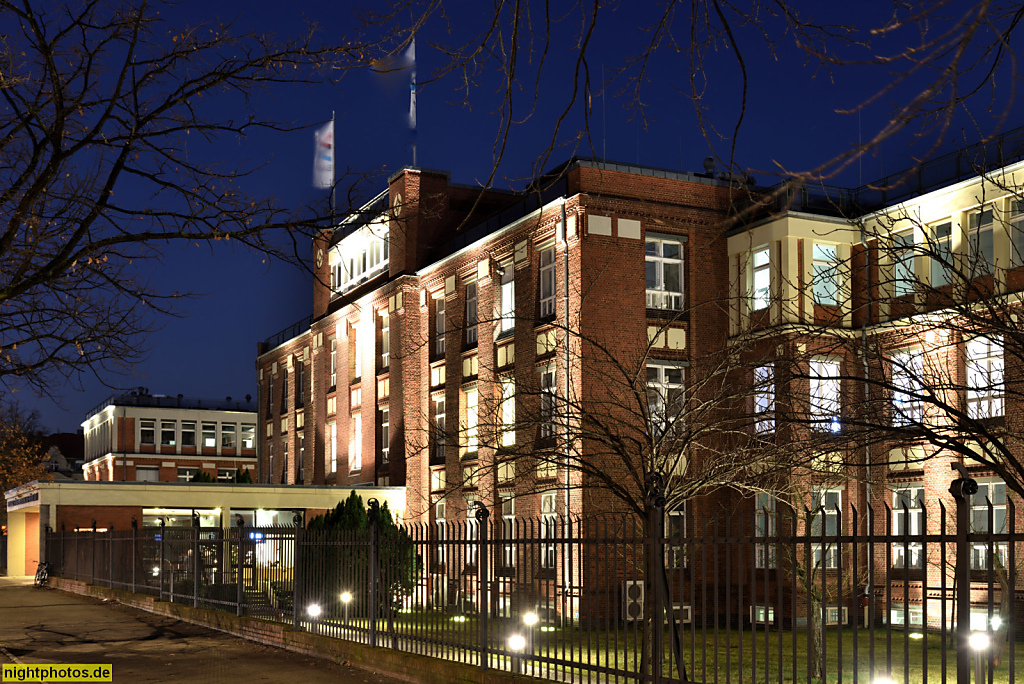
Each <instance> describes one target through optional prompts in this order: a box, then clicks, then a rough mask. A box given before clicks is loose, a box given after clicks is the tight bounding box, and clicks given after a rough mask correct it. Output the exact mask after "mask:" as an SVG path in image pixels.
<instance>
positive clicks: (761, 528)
mask: <svg viewBox="0 0 1024 684" xmlns="http://www.w3.org/2000/svg"><path fill="white" fill-rule="evenodd" d="M775 534H776V532H775V497H774V496H772V495H771V494H769V493H767V492H760V493H758V495H757V500H756V501H755V502H754V536H755V537H761V538H762V539H765V540H766V541H765V543H761V544H755V545H754V567H756V568H762V569H765V568H774V567H775V543H774V542H768V541H767V538H769V537H774V536H775Z"/></svg>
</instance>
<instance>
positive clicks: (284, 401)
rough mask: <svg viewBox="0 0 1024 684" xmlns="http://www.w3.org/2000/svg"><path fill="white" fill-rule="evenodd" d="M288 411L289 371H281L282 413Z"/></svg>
mask: <svg viewBox="0 0 1024 684" xmlns="http://www.w3.org/2000/svg"><path fill="white" fill-rule="evenodd" d="M286 411H288V371H287V370H284V371H281V413H285V412H286Z"/></svg>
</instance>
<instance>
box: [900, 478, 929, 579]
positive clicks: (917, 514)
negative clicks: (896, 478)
mask: <svg viewBox="0 0 1024 684" xmlns="http://www.w3.org/2000/svg"><path fill="white" fill-rule="evenodd" d="M892 533H893V536H895V537H897V538H898V539H897V541H894V542H893V544H892V567H894V568H900V569H909V570H920V569H922V568H924V553H923V548H924V547H923V545H922V544H921V540H920V539H918V538H917V537H920V536H921V535H923V534H925V529H924V485H923V484H899V485H893V487H892ZM904 534H906V535H907V537H908V542H907V544H906V547H905V548H904V543H903V541H902V537H903V535H904ZM904 552H905V553H904Z"/></svg>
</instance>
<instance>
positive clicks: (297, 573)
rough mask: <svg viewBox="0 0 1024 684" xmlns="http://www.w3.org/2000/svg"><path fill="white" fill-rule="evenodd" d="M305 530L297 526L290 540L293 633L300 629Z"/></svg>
mask: <svg viewBox="0 0 1024 684" xmlns="http://www.w3.org/2000/svg"><path fill="white" fill-rule="evenodd" d="M305 532H306V530H305V529H304V528H303V527H302V526H301V525H298V526H296V527H295V536H294V537H293V539H292V558H293V559H294V562H293V563H292V628H293V629H294V630H295V631H299V630H301V629H302V622H301V620H300V617H301V615H302V604H303V600H302V596H301V594H300V592H299V588H300V587H302V586H303V584H304V578H303V577H302V540H303V538H304V537H305ZM314 622H315V620H314Z"/></svg>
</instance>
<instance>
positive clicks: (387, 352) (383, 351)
mask: <svg viewBox="0 0 1024 684" xmlns="http://www.w3.org/2000/svg"><path fill="white" fill-rule="evenodd" d="M390 361H391V315H390V314H389V313H388V311H387V309H385V310H384V311H382V312H381V314H380V367H381V368H387V367H388V364H389V363H390Z"/></svg>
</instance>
